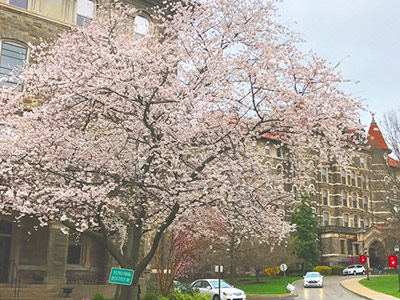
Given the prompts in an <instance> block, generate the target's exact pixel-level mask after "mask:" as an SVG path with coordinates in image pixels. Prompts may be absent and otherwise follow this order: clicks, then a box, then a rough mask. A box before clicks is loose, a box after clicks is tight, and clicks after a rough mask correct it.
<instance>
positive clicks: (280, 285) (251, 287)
mask: <svg viewBox="0 0 400 300" xmlns="http://www.w3.org/2000/svg"><path fill="white" fill-rule="evenodd" d="M298 279H303V277H286V280H287V282H288V283H292V282H293V281H295V280H298ZM235 287H237V288H238V289H241V290H243V291H245V293H246V294H247V295H268V294H285V293H288V291H287V290H286V288H285V287H286V285H285V279H284V278H283V276H282V277H281V276H279V277H276V278H270V277H268V278H266V277H261V278H260V283H257V282H256V279H255V278H251V280H249V281H248V283H245V284H243V283H242V284H236V285H235Z"/></svg>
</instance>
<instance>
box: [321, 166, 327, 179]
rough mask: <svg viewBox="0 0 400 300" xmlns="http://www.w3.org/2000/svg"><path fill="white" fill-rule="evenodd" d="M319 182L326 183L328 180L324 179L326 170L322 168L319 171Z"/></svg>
mask: <svg viewBox="0 0 400 300" xmlns="http://www.w3.org/2000/svg"><path fill="white" fill-rule="evenodd" d="M321 181H322V182H327V181H328V179H327V177H326V168H322V169H321Z"/></svg>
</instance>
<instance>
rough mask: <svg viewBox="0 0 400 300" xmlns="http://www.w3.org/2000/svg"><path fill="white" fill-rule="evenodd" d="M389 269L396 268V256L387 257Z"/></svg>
mask: <svg viewBox="0 0 400 300" xmlns="http://www.w3.org/2000/svg"><path fill="white" fill-rule="evenodd" d="M389 267H391V268H397V256H396V255H389Z"/></svg>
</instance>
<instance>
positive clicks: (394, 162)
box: [388, 156, 400, 168]
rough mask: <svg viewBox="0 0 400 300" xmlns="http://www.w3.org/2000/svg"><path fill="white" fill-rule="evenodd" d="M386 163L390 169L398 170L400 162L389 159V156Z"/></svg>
mask: <svg viewBox="0 0 400 300" xmlns="http://www.w3.org/2000/svg"><path fill="white" fill-rule="evenodd" d="M388 163H389V166H391V167H396V168H400V161H398V160H395V159H394V158H391V157H390V156H389V157H388Z"/></svg>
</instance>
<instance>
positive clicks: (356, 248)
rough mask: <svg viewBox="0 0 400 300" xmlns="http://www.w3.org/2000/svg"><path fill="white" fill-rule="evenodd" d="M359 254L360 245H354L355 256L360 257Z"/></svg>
mask: <svg viewBox="0 0 400 300" xmlns="http://www.w3.org/2000/svg"><path fill="white" fill-rule="evenodd" d="M359 254H360V252H359V247H358V244H354V255H359Z"/></svg>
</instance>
